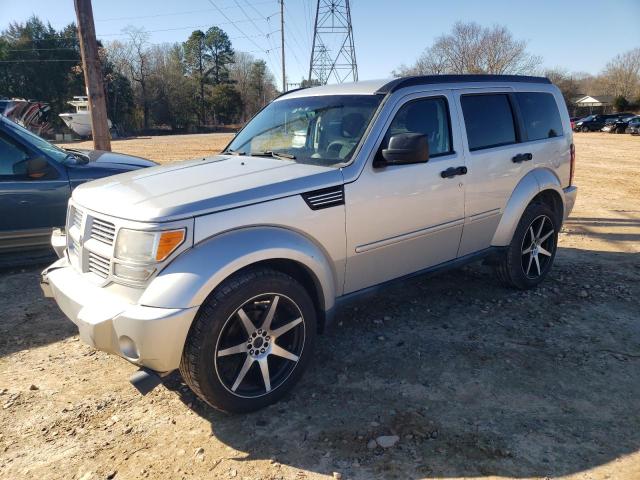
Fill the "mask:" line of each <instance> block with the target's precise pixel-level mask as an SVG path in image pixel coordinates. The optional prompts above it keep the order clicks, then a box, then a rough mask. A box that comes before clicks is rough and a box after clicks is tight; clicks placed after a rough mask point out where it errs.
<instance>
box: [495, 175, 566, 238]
mask: <svg viewBox="0 0 640 480" xmlns="http://www.w3.org/2000/svg"><path fill="white" fill-rule="evenodd" d="M543 190H554V191H556V192H557V193H558V195H559V197H560V199H561V200H562V203H563V211H564V210H565V208H564V194H563V191H562V186H561V183H560V180H559V179H558V177H557V176H556V174H555V173H553V172H552V171H551V170H549V169H548V168H536V169H534V170H531V171H530V172H529V173H527V174H526V175H525V176H524V177H522V180H520V182H519V183H518V185H517V186H516V188H515V189H514V191H513V193H512V194H511V197H510V198H509V201H508V202H507V205H506V206H505V208H504V211H503V213H502V218H501V219H500V223H499V224H498V228H497V229H496V233H495V234H494V236H493V240H492V241H491V245H492V246H505V245H509V244H510V243H511V239H512V238H513V234H514V233H515V231H516V227H517V226H518V222H519V221H520V218H521V217H522V214H523V213H524V210H525V208H527V205H529V202H531V200H533V198H534V197H535V196H536V195H537V194H538V193H540V192H542V191H543Z"/></svg>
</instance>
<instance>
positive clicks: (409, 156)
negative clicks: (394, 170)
mask: <svg viewBox="0 0 640 480" xmlns="http://www.w3.org/2000/svg"><path fill="white" fill-rule="evenodd" d="M381 153H382V159H380V160H379V161H378V162H376V163H377V164H374V166H376V167H384V166H387V165H408V164H411V163H425V162H428V161H429V142H428V141H427V136H426V135H423V134H421V133H399V134H397V135H394V136H393V137H391V138H390V139H389V145H388V146H387V148H385V149H383V150H382V152H381Z"/></svg>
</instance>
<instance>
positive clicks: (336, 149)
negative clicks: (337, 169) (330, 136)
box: [327, 140, 347, 157]
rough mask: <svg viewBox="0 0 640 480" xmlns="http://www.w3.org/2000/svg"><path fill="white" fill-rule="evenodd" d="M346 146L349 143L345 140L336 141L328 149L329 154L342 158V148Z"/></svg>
mask: <svg viewBox="0 0 640 480" xmlns="http://www.w3.org/2000/svg"><path fill="white" fill-rule="evenodd" d="M345 145H347V142H345V141H343V140H334V141H333V142H331V143H330V144H329V146H328V147H327V153H328V154H329V155H332V156H334V157H340V150H342V147H344V146H345Z"/></svg>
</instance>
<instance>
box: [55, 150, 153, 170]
mask: <svg viewBox="0 0 640 480" xmlns="http://www.w3.org/2000/svg"><path fill="white" fill-rule="evenodd" d="M66 150H67V151H68V152H71V153H77V154H78V155H79V156H81V157H83V158H86V159H88V160H89V163H88V165H91V164H96V166H99V167H103V168H109V167H114V168H117V167H118V166H121V165H122V166H127V167H138V168H141V167H152V166H154V165H158V164H157V163H156V162H153V161H151V160H147V159H146V158H141V157H134V156H133V155H125V154H124V153H116V152H105V151H104V150H80V149H74V148H67V149H66Z"/></svg>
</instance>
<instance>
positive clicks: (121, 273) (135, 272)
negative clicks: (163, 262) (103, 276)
mask: <svg viewBox="0 0 640 480" xmlns="http://www.w3.org/2000/svg"><path fill="white" fill-rule="evenodd" d="M154 270H155V268H154V267H150V266H136V267H132V266H129V265H123V264H121V263H116V264H115V266H114V270H113V273H114V274H115V276H116V277H119V278H122V279H124V280H131V281H133V282H144V281H145V280H147V279H148V278H149V277H150V276H151V274H152V273H153V272H154Z"/></svg>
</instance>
